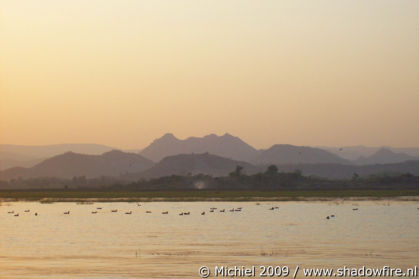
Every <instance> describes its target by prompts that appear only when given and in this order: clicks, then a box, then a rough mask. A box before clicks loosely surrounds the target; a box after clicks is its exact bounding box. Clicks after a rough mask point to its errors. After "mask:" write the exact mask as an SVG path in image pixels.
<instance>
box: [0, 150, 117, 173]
mask: <svg viewBox="0 0 419 279" xmlns="http://www.w3.org/2000/svg"><path fill="white" fill-rule="evenodd" d="M112 149H114V148H112V147H109V146H105V145H100V144H53V145H39V146H36V145H35V146H33V145H32V146H31V145H13V144H0V170H4V169H8V168H11V167H28V168H29V167H32V166H35V165H36V164H38V163H39V162H41V161H43V160H45V159H47V158H50V157H52V156H55V155H59V154H63V153H66V152H70V151H71V152H75V153H81V154H92V155H99V154H102V153H104V152H107V151H110V150H112Z"/></svg>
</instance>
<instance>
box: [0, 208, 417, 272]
mask: <svg viewBox="0 0 419 279" xmlns="http://www.w3.org/2000/svg"><path fill="white" fill-rule="evenodd" d="M272 206H278V207H279V209H278V210H269V208H270V207H272ZM418 206H419V204H418V203H417V202H394V201H392V202H387V201H376V202H372V201H368V202H367V201H364V202H353V201H345V202H261V203H260V204H259V205H258V204H257V203H256V202H240V203H232V202H188V203H186V202H185V203H182V202H153V203H141V206H137V204H136V203H95V204H76V203H53V204H41V203H29V202H14V203H2V204H1V206H0V278H5V279H7V278H19V279H22V278H199V276H198V273H197V271H198V268H199V267H200V266H201V265H207V266H209V267H211V268H212V267H213V266H215V265H229V266H233V265H240V266H241V265H246V266H252V265H260V264H263V265H288V266H290V267H291V268H292V267H295V266H296V265H300V266H303V267H315V266H316V267H317V266H319V267H323V266H327V267H338V266H344V265H347V266H354V267H355V266H362V265H366V266H368V267H381V266H383V265H390V266H392V267H401V268H407V267H412V266H414V265H418V262H419V261H418V260H419V210H418V209H417V208H418ZM97 207H102V209H101V210H97V209H96V208H97ZM211 207H216V208H217V210H215V212H214V213H210V212H209V208H211ZM237 207H242V208H243V209H242V211H241V212H229V210H230V209H231V208H237ZM355 207H356V208H359V210H357V211H354V210H352V209H353V208H355ZM27 209H29V210H30V212H26V213H25V212H24V211H25V210H27ZM112 209H118V212H117V213H112V212H111V210H112ZM220 209H226V212H225V213H221V212H219V210H220ZM67 210H70V214H69V215H64V214H63V212H64V211H67ZM94 210H97V211H98V213H97V214H91V212H92V211H94ZM147 210H150V211H152V213H151V214H147V213H145V212H146V211H147ZM166 210H167V211H169V212H168V214H167V215H163V214H162V211H166ZM9 211H15V213H17V212H18V213H19V217H14V216H13V214H8V212H9ZM126 211H132V214H131V215H126V214H124V213H125V212H126ZM183 211H189V212H190V215H189V216H179V213H180V212H183ZM202 211H205V212H206V214H205V215H203V216H202V215H201V212H202ZM35 212H37V213H38V216H34V213H35ZM331 214H334V215H336V217H334V218H331V219H329V220H328V219H326V216H328V215H331Z"/></svg>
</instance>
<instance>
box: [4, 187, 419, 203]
mask: <svg viewBox="0 0 419 279" xmlns="http://www.w3.org/2000/svg"><path fill="white" fill-rule="evenodd" d="M398 197H411V198H412V199H416V198H417V199H419V190H340V191H332V190H329V191H323V190H321V191H320V190H319V191H314V190H312V191H198V190H197V191H76V190H69V191H58V190H57V191H54V190H47V191H44V190H31V191H27V190H26V191H0V199H1V200H8V201H11V200H12V201H13V200H14V201H41V202H61V201H68V202H77V201H88V200H95V201H103V202H117V201H128V202H135V201H214V200H216V201H257V200H259V201H264V200H273V201H281V200H328V199H336V198H345V199H371V200H373V199H383V198H398Z"/></svg>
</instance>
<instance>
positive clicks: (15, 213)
mask: <svg viewBox="0 0 419 279" xmlns="http://www.w3.org/2000/svg"><path fill="white" fill-rule="evenodd" d="M256 205H260V203H256ZM137 206H138V207H141V206H142V205H141V204H140V203H137ZM102 209H103V207H96V209H95V210H93V211H91V214H97V213H98V212H103V210H102ZM242 209H243V208H242V207H236V208H231V209H229V210H228V212H241V211H242ZM358 209H359V208H358V207H354V208H352V210H353V211H357V210H358ZM268 210H271V211H274V210H279V206H272V207H270V208H268ZM418 210H419V208H418ZM30 212H31V210H30V209H26V210H24V213H30ZM110 212H111V213H118V212H119V210H118V209H111V210H110ZM214 212H219V213H225V212H226V209H225V208H223V209H217V208H216V207H211V208H209V210H208V213H214ZM7 213H8V214H12V215H13V216H14V217H19V212H15V211H14V210H12V211H8V212H7ZM70 213H71V212H70V210H67V211H64V212H63V214H64V215H70ZM132 213H133V212H132V210H129V211H125V215H131V214H132ZM145 213H146V214H151V213H152V211H151V210H146V211H145ZM206 213H207V211H202V212H201V215H205V214H206ZM161 214H163V215H167V214H169V211H168V210H165V211H162V212H161ZM178 215H179V216H188V215H191V212H190V211H181V212H180V213H178ZM34 216H38V212H34ZM335 217H336V215H335V214H331V215H328V216H326V219H327V220H329V219H331V218H335Z"/></svg>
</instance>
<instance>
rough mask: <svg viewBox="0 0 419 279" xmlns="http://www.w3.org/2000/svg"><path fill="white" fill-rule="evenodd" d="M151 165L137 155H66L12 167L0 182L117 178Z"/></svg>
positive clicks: (151, 164) (114, 153) (69, 153)
mask: <svg viewBox="0 0 419 279" xmlns="http://www.w3.org/2000/svg"><path fill="white" fill-rule="evenodd" d="M153 164H154V163H153V162H152V161H150V160H149V159H146V158H144V157H142V156H141V155H138V154H134V153H125V152H122V151H117V150H113V151H109V152H106V153H103V154H102V155H86V154H79V153H74V152H67V153H64V154H61V155H57V156H54V157H52V158H50V159H46V160H44V161H42V162H41V163H39V164H37V165H35V166H33V167H31V168H22V167H15V168H10V169H7V170H4V171H0V179H4V180H8V179H13V178H31V177H57V178H72V177H74V176H85V177H86V178H93V177H100V176H116V177H118V176H121V175H123V174H126V173H132V172H141V171H144V170H146V169H148V168H150V167H151V166H153Z"/></svg>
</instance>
